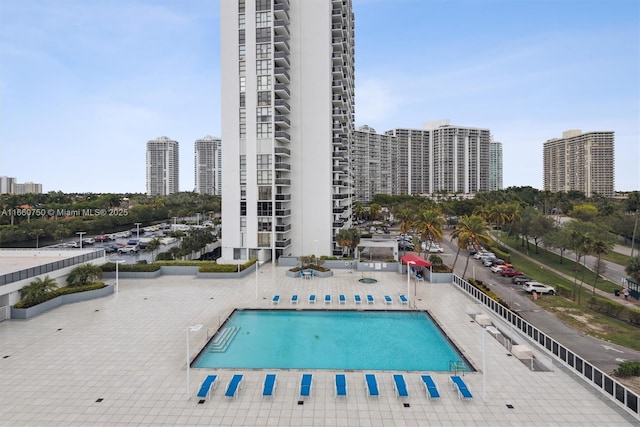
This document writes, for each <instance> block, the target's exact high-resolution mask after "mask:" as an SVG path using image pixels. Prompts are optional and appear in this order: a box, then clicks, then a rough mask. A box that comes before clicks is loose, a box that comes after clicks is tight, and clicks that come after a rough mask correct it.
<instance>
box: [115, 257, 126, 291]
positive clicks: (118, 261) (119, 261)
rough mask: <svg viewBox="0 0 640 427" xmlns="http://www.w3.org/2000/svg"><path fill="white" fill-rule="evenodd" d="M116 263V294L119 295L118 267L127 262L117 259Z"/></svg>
mask: <svg viewBox="0 0 640 427" xmlns="http://www.w3.org/2000/svg"><path fill="white" fill-rule="evenodd" d="M114 262H115V263H116V289H115V291H116V293H118V265H120V264H122V263H123V262H126V261H125V260H123V259H117V260H115V261H114Z"/></svg>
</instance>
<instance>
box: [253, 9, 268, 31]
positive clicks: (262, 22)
mask: <svg viewBox="0 0 640 427" xmlns="http://www.w3.org/2000/svg"><path fill="white" fill-rule="evenodd" d="M270 26H271V12H257V13H256V27H257V28H264V27H270Z"/></svg>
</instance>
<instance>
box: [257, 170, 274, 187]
mask: <svg viewBox="0 0 640 427" xmlns="http://www.w3.org/2000/svg"><path fill="white" fill-rule="evenodd" d="M257 175H258V184H259V185H267V184H271V171H270V170H260V171H258V172H257Z"/></svg>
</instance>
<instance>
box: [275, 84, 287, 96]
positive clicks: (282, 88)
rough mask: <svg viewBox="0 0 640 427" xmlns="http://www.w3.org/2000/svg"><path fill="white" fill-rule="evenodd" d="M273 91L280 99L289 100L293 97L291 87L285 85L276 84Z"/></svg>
mask: <svg viewBox="0 0 640 427" xmlns="http://www.w3.org/2000/svg"><path fill="white" fill-rule="evenodd" d="M273 90H274V92H275V93H276V95H278V96H279V97H280V98H285V99H289V97H291V91H289V87H288V86H287V85H285V84H283V83H276V84H275V85H274V86H273Z"/></svg>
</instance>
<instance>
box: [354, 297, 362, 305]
mask: <svg viewBox="0 0 640 427" xmlns="http://www.w3.org/2000/svg"><path fill="white" fill-rule="evenodd" d="M353 301H354V302H355V303H356V304H362V298H360V295H354V296H353Z"/></svg>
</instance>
